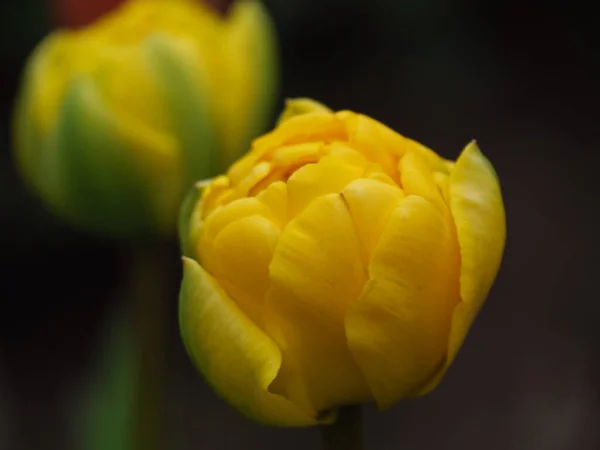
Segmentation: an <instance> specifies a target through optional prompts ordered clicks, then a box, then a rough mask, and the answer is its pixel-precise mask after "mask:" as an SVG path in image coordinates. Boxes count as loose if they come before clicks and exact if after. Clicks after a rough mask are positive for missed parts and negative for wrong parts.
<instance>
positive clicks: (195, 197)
mask: <svg viewBox="0 0 600 450" xmlns="http://www.w3.org/2000/svg"><path fill="white" fill-rule="evenodd" d="M205 186H206V185H205V184H203V183H201V182H199V183H196V184H194V186H192V188H191V189H190V190H189V192H188V193H187V195H186V196H185V199H184V200H183V203H182V204H181V209H180V210H179V222H178V231H179V246H180V248H181V253H182V255H183V256H187V257H189V258H192V257H193V256H192V254H193V252H194V251H195V246H196V243H195V241H194V240H193V239H192V236H191V231H192V229H195V228H198V227H199V226H200V224H199V222H198V219H197V218H195V217H193V216H194V215H195V214H197V213H198V212H199V209H200V205H199V201H200V199H201V198H202V192H203V191H204V187H205Z"/></svg>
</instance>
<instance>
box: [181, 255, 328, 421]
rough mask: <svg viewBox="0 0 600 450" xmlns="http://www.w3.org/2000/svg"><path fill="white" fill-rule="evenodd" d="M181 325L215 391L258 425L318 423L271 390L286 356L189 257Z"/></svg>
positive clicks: (186, 268) (190, 352)
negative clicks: (257, 422)
mask: <svg viewBox="0 0 600 450" xmlns="http://www.w3.org/2000/svg"><path fill="white" fill-rule="evenodd" d="M179 306H180V309H179V320H180V326H181V333H182V337H183V341H184V343H185V346H186V348H187V350H188V352H189V354H190V355H191V357H192V359H193V360H194V362H195V364H196V365H197V367H198V369H199V370H200V371H201V372H202V374H203V375H204V377H205V378H206V380H207V381H208V382H209V383H210V384H211V386H212V387H213V389H215V391H216V392H217V393H219V395H221V396H222V397H223V398H224V399H225V400H227V401H228V402H229V403H230V404H231V405H232V406H234V407H235V408H237V409H238V410H239V411H241V412H242V413H243V414H245V415H246V416H248V417H250V418H252V419H254V420H257V421H259V422H262V423H265V424H270V425H279V426H308V425H315V424H317V421H316V420H314V419H312V418H310V417H308V416H306V415H304V414H303V413H302V412H301V411H300V410H299V409H298V408H297V407H296V406H294V405H293V404H292V403H291V402H289V401H288V400H286V399H285V398H283V397H281V396H279V395H276V394H272V393H270V392H269V391H268V387H269V385H270V384H271V382H272V381H273V380H274V379H275V377H276V376H277V373H278V372H279V368H280V366H281V352H280V351H279V349H278V348H277V346H276V345H275V344H274V343H273V341H272V340H271V339H270V338H269V337H268V336H267V335H266V334H265V333H264V332H263V331H262V330H260V329H259V328H258V327H257V326H256V325H255V324H254V323H252V322H251V321H250V320H249V319H248V318H247V317H246V316H245V315H244V314H243V313H241V311H240V310H239V309H238V307H237V306H236V304H235V303H234V302H233V301H232V300H231V299H230V298H229V297H228V296H227V294H226V293H225V292H223V290H222V289H221V288H220V287H219V286H218V285H217V284H216V283H215V281H214V279H213V278H212V277H211V276H210V275H209V274H208V273H206V271H205V270H204V269H203V268H202V267H201V266H200V265H199V264H198V263H197V262H196V261H194V260H192V259H189V258H184V278H183V285H182V288H181V294H180V305H179Z"/></svg>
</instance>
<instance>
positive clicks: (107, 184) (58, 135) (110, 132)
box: [49, 77, 174, 237]
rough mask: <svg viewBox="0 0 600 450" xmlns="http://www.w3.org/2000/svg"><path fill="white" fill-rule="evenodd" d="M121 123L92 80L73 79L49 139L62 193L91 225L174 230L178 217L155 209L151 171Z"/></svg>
mask: <svg viewBox="0 0 600 450" xmlns="http://www.w3.org/2000/svg"><path fill="white" fill-rule="evenodd" d="M119 126H120V125H119V124H117V123H115V121H114V117H112V116H111V115H110V112H109V110H107V108H106V105H105V104H104V103H103V102H102V100H101V98H100V96H99V93H98V91H97V89H96V88H95V87H94V85H93V83H92V81H91V80H90V79H88V78H87V77H79V78H77V79H76V80H73V81H72V82H71V84H70V86H69V88H68V89H67V92H66V94H65V98H64V101H63V104H62V106H61V109H60V114H59V116H58V118H57V123H56V126H55V128H54V130H53V132H52V134H51V136H50V138H49V142H50V144H49V145H50V151H52V152H55V155H56V161H57V164H59V171H60V173H59V175H60V176H59V179H60V180H61V188H62V195H63V196H64V198H65V199H66V202H68V205H69V208H72V209H73V210H74V211H77V219H78V220H80V221H82V222H84V225H87V226H88V227H90V228H92V229H99V230H101V231H103V232H105V233H113V234H115V235H117V236H131V235H136V236H139V237H143V234H144V233H143V232H141V231H140V230H145V231H146V232H150V233H155V232H156V231H163V232H165V231H167V230H168V231H169V232H170V231H171V229H172V228H171V226H172V225H174V223H173V222H174V218H173V217H163V214H157V212H158V209H157V205H156V203H155V200H154V199H153V198H152V197H151V193H152V192H153V187H155V185H154V179H153V177H152V172H151V171H147V170H146V169H147V167H146V166H145V165H144V163H143V162H140V161H139V160H137V159H135V158H133V157H132V150H131V147H130V145H129V144H127V143H126V142H125V141H124V140H123V139H122V133H121V130H120V129H119Z"/></svg>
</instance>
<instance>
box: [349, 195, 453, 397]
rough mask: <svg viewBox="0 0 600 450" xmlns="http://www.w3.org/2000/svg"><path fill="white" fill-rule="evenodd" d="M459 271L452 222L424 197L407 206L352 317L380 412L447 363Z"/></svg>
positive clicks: (392, 220) (353, 345)
mask: <svg viewBox="0 0 600 450" xmlns="http://www.w3.org/2000/svg"><path fill="white" fill-rule="evenodd" d="M457 269H458V249H457V245H456V241H455V236H454V234H453V229H452V226H451V224H450V223H449V222H448V221H447V220H446V219H445V217H444V216H443V215H442V214H441V213H440V212H439V211H437V209H436V208H435V207H434V206H433V205H432V204H431V203H430V202H428V201H427V200H425V199H423V198H421V197H417V196H409V197H407V198H406V199H404V200H402V201H400V203H399V205H398V206H397V207H396V208H395V209H394V211H393V212H392V213H391V214H390V216H389V219H388V223H387V226H386V228H385V229H384V231H383V233H382V235H381V238H380V240H379V243H378V245H377V247H376V249H375V252H374V254H373V258H372V259H371V262H370V265H369V281H367V283H366V284H365V286H364V288H363V291H362V293H361V295H360V297H359V298H358V299H357V300H356V301H355V302H354V303H352V304H351V305H350V307H349V308H348V313H347V317H346V334H347V336H348V345H349V347H350V349H351V351H352V354H353V355H354V357H355V358H356V360H357V361H358V363H359V365H360V367H361V370H362V371H363V373H364V374H365V377H366V379H367V381H368V383H369V386H370V388H371V389H372V391H373V394H374V396H375V399H376V401H377V403H378V405H379V406H380V407H382V408H385V407H388V406H390V405H392V404H393V403H395V402H396V401H398V400H399V399H401V398H402V397H404V396H405V395H407V393H409V392H410V391H411V390H413V389H414V388H415V387H417V386H418V385H419V384H421V383H422V382H423V380H424V379H426V378H427V377H429V376H430V375H431V374H432V373H433V372H434V370H435V369H436V368H437V367H438V366H439V365H440V364H441V362H442V361H443V357H444V354H445V350H446V343H447V338H448V331H449V328H450V316H451V311H452V309H453V307H454V305H455V304H456V303H457V302H458V270H457Z"/></svg>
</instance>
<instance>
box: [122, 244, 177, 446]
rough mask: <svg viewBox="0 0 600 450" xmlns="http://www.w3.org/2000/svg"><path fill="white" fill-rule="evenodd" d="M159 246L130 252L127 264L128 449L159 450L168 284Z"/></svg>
mask: <svg viewBox="0 0 600 450" xmlns="http://www.w3.org/2000/svg"><path fill="white" fill-rule="evenodd" d="M165 261H169V258H168V256H166V255H165V252H164V251H163V249H162V248H142V249H136V250H134V252H133V260H132V263H131V265H132V267H131V282H132V289H133V292H132V293H133V297H132V299H131V300H132V301H133V303H132V305H131V306H132V315H131V318H132V328H133V338H134V349H135V352H134V357H135V358H136V360H135V363H136V364H135V365H136V371H135V375H134V376H135V383H134V387H133V389H134V393H133V394H134V410H133V424H132V426H133V430H132V432H133V433H132V439H133V442H132V446H131V448H132V450H160V449H162V447H163V446H162V443H163V442H164V441H163V433H162V431H163V430H162V424H163V420H162V411H163V409H164V408H163V379H164V367H165V338H166V330H165V326H166V323H165V322H166V321H165V314H166V311H165V310H166V301H165V299H166V298H167V297H168V286H167V284H168V283H167V281H168V280H166V279H165V278H166V271H165V270H164V263H165Z"/></svg>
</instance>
